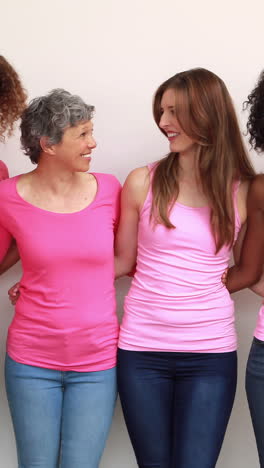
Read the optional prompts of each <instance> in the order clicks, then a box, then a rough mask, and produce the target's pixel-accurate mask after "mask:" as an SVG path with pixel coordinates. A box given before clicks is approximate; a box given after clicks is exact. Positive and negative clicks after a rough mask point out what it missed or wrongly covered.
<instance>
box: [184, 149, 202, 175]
mask: <svg viewBox="0 0 264 468" xmlns="http://www.w3.org/2000/svg"><path fill="white" fill-rule="evenodd" d="M197 156H198V155H197V151H195V150H190V151H188V152H185V153H179V167H180V178H189V179H191V178H192V179H195V180H199V168H198V164H197V159H198V158H197Z"/></svg>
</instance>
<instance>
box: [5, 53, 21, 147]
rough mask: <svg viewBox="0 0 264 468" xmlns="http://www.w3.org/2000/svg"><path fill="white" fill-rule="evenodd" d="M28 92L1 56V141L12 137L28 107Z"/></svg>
mask: <svg viewBox="0 0 264 468" xmlns="http://www.w3.org/2000/svg"><path fill="white" fill-rule="evenodd" d="M26 99H27V95H26V91H25V90H24V88H23V86H22V84H21V81H20V78H19V76H18V74H17V72H16V71H15V70H14V68H13V67H12V65H10V63H8V61H7V60H6V59H5V58H4V57H3V56H2V55H0V141H4V139H5V136H6V135H7V136H10V135H11V134H12V132H13V130H14V123H15V121H16V120H18V119H19V118H20V116H21V113H22V112H23V110H24V108H25V107H26Z"/></svg>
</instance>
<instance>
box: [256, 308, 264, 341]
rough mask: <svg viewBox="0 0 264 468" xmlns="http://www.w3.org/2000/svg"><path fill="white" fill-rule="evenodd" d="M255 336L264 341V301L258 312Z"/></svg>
mask: <svg viewBox="0 0 264 468" xmlns="http://www.w3.org/2000/svg"><path fill="white" fill-rule="evenodd" d="M254 336H255V337H256V338H258V339H259V340H261V341H264V302H263V304H262V307H261V308H260V311H259V314H258V320H257V325H256V328H255V333H254Z"/></svg>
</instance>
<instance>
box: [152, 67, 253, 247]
mask: <svg viewBox="0 0 264 468" xmlns="http://www.w3.org/2000/svg"><path fill="white" fill-rule="evenodd" d="M167 89H173V90H174V91H175V112H176V116H177V119H178V121H179V124H180V126H181V128H182V129H183V131H184V132H185V133H186V135H188V136H189V137H190V138H191V139H192V140H194V141H195V142H196V143H197V153H198V154H197V164H198V169H199V176H200V183H201V186H202V190H203V192H204V194H205V196H206V198H207V199H208V202H209V205H210V208H211V227H212V232H213V234H214V236H215V240H216V252H218V251H219V250H220V248H221V247H222V246H223V245H224V244H227V245H230V246H231V245H232V243H233V241H234V233H235V214H234V207H233V197H232V192H233V184H234V181H235V180H236V179H241V180H245V179H250V178H252V177H254V175H255V172H254V169H253V167H252V165H251V163H250V161H249V159H248V156H247V152H246V150H245V147H244V144H243V140H242V136H241V132H240V129H239V125H238V122H237V117H236V113H235V110H234V106H233V103H232V100H231V97H230V95H229V93H228V91H227V88H226V86H225V84H224V82H223V81H222V80H221V79H220V78H219V77H218V76H217V75H215V74H214V73H212V72H210V71H208V70H205V69H204V68H194V69H192V70H188V71H184V72H181V73H177V74H176V75H174V76H173V77H171V78H169V79H168V80H167V81H165V82H164V83H163V84H162V85H161V86H159V88H158V89H157V91H156V93H155V96H154V101H153V114H154V119H155V122H156V124H157V125H158V126H159V122H160V118H161V99H162V96H163V94H164V92H165V91H166V90H167ZM159 128H160V127H159ZM160 130H161V131H162V132H163V133H164V134H165V132H164V131H163V130H162V129H161V128H160ZM178 156H179V155H178V153H169V154H168V155H167V156H166V157H165V158H163V159H162V160H161V161H159V162H158V164H157V166H156V167H155V169H154V175H153V183H152V193H153V202H152V210H151V218H152V219H154V221H155V223H161V224H164V225H165V226H166V227H168V228H170V229H172V228H175V226H174V225H173V224H172V223H171V221H170V219H169V215H170V210H171V208H172V205H173V203H174V202H175V201H176V199H177V197H178V193H179V157H178Z"/></svg>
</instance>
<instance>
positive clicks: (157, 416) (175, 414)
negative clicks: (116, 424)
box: [117, 349, 237, 468]
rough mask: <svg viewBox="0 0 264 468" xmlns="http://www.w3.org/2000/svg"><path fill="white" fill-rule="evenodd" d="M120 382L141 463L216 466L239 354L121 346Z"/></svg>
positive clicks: (150, 467)
mask: <svg viewBox="0 0 264 468" xmlns="http://www.w3.org/2000/svg"><path fill="white" fill-rule="evenodd" d="M117 372H118V385H119V393H120V398H121V403H122V407H123V412H124V416H125V421H126V425H127V428H128V432H129V435H130V439H131V442H132V445H133V448H134V451H135V454H136V458H137V462H138V466H139V467H140V468H213V467H215V464H216V461H217V458H218V455H219V452H220V449H221V446H222V442H223V439H224V435H225V431H226V427H227V424H228V420H229V416H230V413H231V410H232V406H233V401H234V397H235V391H236V380H237V355H236V352H235V351H234V352H230V353H174V352H149V351H125V350H121V349H119V350H118V369H117Z"/></svg>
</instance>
